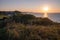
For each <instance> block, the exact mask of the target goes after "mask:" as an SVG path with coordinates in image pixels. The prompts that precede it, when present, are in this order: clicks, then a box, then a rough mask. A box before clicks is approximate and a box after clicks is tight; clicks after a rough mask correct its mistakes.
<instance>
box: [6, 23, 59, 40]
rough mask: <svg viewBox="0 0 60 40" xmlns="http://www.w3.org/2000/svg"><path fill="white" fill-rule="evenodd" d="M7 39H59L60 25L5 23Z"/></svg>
mask: <svg viewBox="0 0 60 40" xmlns="http://www.w3.org/2000/svg"><path fill="white" fill-rule="evenodd" d="M7 34H8V40H60V26H57V25H52V26H40V25H39V26H36V25H23V24H20V23H11V24H7Z"/></svg>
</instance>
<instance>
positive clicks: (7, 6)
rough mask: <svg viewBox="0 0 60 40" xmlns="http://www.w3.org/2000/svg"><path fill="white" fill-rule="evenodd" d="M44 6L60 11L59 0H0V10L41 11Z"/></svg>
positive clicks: (52, 10) (50, 10)
mask: <svg viewBox="0 0 60 40" xmlns="http://www.w3.org/2000/svg"><path fill="white" fill-rule="evenodd" d="M44 7H48V9H49V10H48V12H60V0H0V11H14V10H19V11H24V12H43V10H42V9H43V8H44Z"/></svg>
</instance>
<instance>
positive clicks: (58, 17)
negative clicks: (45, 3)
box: [29, 13, 60, 23]
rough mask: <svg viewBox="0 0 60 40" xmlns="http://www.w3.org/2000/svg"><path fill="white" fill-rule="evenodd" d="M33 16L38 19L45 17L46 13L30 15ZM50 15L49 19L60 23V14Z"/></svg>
mask: <svg viewBox="0 0 60 40" xmlns="http://www.w3.org/2000/svg"><path fill="white" fill-rule="evenodd" d="M29 14H32V15H34V16H36V17H43V16H44V13H29ZM47 14H48V18H49V19H50V20H52V21H54V22H58V23H60V13H47Z"/></svg>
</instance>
